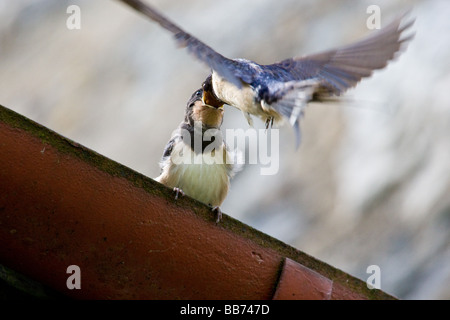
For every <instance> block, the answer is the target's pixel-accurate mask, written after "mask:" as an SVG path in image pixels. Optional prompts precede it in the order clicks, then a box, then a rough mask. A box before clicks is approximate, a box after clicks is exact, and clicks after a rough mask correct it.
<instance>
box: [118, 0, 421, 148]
mask: <svg viewBox="0 0 450 320" xmlns="http://www.w3.org/2000/svg"><path fill="white" fill-rule="evenodd" d="M121 1H122V2H124V3H126V4H128V5H129V6H131V7H132V8H134V9H135V10H137V11H139V12H141V13H143V14H144V15H146V16H147V17H149V18H151V19H152V20H154V21H156V22H158V23H159V24H160V25H161V26H162V27H163V28H165V29H167V30H168V31H170V32H172V33H173V34H174V36H175V40H176V42H177V43H178V45H179V46H180V47H186V48H187V50H188V51H189V52H190V53H191V54H193V55H194V56H195V57H196V58H197V59H199V60H200V61H202V62H204V63H205V64H206V65H208V66H209V67H210V68H211V70H212V73H211V75H210V76H208V78H207V79H206V80H205V83H204V93H205V97H203V100H204V103H205V104H209V105H214V104H217V103H218V104H220V103H226V104H228V105H231V106H234V107H236V108H238V109H240V110H241V111H242V112H243V113H244V116H245V117H246V119H247V121H248V122H249V124H251V123H252V121H251V115H253V116H256V117H258V118H260V119H261V120H262V121H264V122H265V124H266V128H267V127H269V126H272V125H273V124H274V123H275V124H280V123H283V122H284V121H285V120H287V121H288V122H289V123H290V124H291V125H292V126H293V127H294V129H295V132H296V141H297V146H298V144H299V142H300V129H299V119H300V117H301V115H302V114H303V112H304V109H305V107H306V105H307V104H308V102H310V101H312V100H318V101H320V100H321V99H323V98H325V97H329V96H339V95H341V94H342V93H344V92H345V91H346V90H347V89H349V88H352V87H354V86H356V84H357V83H358V82H359V81H360V80H361V79H362V78H365V77H369V76H371V74H372V72H373V71H374V70H377V69H382V68H384V67H385V66H386V65H387V63H388V62H389V61H391V60H392V59H394V58H395V57H396V55H397V54H398V53H399V52H401V49H403V48H404V47H405V45H406V44H407V43H408V42H409V41H410V40H411V39H412V38H413V35H407V36H405V35H404V32H405V31H406V30H407V29H409V28H410V27H411V26H412V25H413V23H414V20H413V19H412V20H409V21H404V20H405V15H402V16H400V17H398V18H397V19H395V20H393V21H392V22H391V23H390V24H388V25H387V26H385V27H384V28H382V29H381V30H377V31H374V32H372V33H371V34H369V35H368V36H367V37H366V38H364V39H362V40H360V41H357V42H354V43H352V44H349V45H346V46H342V47H339V48H335V49H331V50H328V51H324V52H321V53H317V54H312V55H307V56H302V57H293V58H288V59H285V60H282V61H280V62H276V63H273V64H268V65H262V64H258V63H256V62H254V61H250V60H247V59H229V58H227V57H225V56H223V55H221V54H220V53H218V52H216V51H215V50H214V49H212V48H211V47H209V46H208V45H206V44H205V43H203V42H202V41H200V40H199V39H197V38H196V37H194V36H192V35H190V34H189V33H187V32H185V31H184V30H183V29H181V28H180V27H179V26H177V25H176V24H174V23H173V22H171V21H170V20H169V19H167V18H166V17H164V16H163V15H162V14H160V13H159V12H158V11H157V10H155V9H154V8H152V7H150V6H149V5H147V4H145V3H143V2H142V1H140V0H121ZM205 86H206V87H205ZM208 91H211V92H210V93H209V94H208Z"/></svg>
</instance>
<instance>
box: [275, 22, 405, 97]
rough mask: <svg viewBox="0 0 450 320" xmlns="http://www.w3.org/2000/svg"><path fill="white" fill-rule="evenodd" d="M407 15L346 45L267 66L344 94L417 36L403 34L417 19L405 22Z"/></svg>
mask: <svg viewBox="0 0 450 320" xmlns="http://www.w3.org/2000/svg"><path fill="white" fill-rule="evenodd" d="M404 17H405V15H402V16H400V17H399V18H397V19H396V20H394V21H393V22H391V23H390V24H389V25H387V26H386V27H384V28H383V29H381V30H378V31H375V32H373V34H371V35H369V36H368V37H366V38H365V39H363V40H361V41H358V42H355V43H353V44H350V45H347V46H345V47H341V48H337V49H334V50H329V51H326V52H322V53H318V54H313V55H309V56H305V57H298V58H290V59H286V60H283V61H281V62H278V63H275V64H272V65H267V66H266V67H267V68H268V70H270V71H271V72H272V73H273V74H274V75H276V77H277V78H281V79H283V80H284V81H292V80H307V79H317V80H319V81H320V86H319V87H318V90H319V93H325V94H334V95H340V94H341V93H343V92H344V91H346V90H347V89H349V88H351V87H354V86H355V85H356V84H357V83H358V82H359V81H360V80H361V79H362V78H364V77H369V76H370V75H371V74H372V72H373V71H374V70H377V69H381V68H384V67H385V66H386V65H387V63H388V62H389V61H390V60H392V59H393V58H394V57H395V56H396V54H397V53H398V52H399V51H400V50H401V49H402V48H403V47H404V44H405V43H407V42H408V41H409V40H411V39H412V38H413V36H414V35H409V36H406V37H402V34H403V33H404V31H405V30H407V29H408V28H410V27H411V26H412V25H413V23H414V20H410V21H408V22H406V23H403V25H402V21H403V19H404Z"/></svg>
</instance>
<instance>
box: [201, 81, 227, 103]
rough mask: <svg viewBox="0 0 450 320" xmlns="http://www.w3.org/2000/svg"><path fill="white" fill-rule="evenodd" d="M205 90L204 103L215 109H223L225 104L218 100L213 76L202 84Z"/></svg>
mask: <svg viewBox="0 0 450 320" xmlns="http://www.w3.org/2000/svg"><path fill="white" fill-rule="evenodd" d="M202 88H203V97H202V100H203V103H204V104H206V105H209V106H211V107H214V108H223V105H224V102H223V101H222V100H220V99H219V98H217V96H216V94H215V93H214V89H213V84H212V75H209V76H208V78H206V80H205V81H204V82H203V84H202Z"/></svg>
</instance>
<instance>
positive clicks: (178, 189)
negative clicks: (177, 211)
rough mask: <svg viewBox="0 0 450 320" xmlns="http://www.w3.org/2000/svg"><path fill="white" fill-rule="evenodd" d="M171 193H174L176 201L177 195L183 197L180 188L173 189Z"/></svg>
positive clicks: (183, 194)
mask: <svg viewBox="0 0 450 320" xmlns="http://www.w3.org/2000/svg"><path fill="white" fill-rule="evenodd" d="M173 192H175V200H178V196H179V195H181V196H183V197H184V196H185V193H184V192H183V190H181V189H180V188H177V187H175V188H173Z"/></svg>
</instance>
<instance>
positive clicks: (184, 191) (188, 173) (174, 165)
mask: <svg viewBox="0 0 450 320" xmlns="http://www.w3.org/2000/svg"><path fill="white" fill-rule="evenodd" d="M202 97H203V89H199V90H197V91H196V92H194V93H193V94H192V96H191V98H190V99H189V101H188V103H187V106H186V111H185V118H184V120H183V121H182V122H181V124H180V125H179V126H178V128H177V129H176V130H175V131H174V132H173V134H172V137H171V139H170V141H169V142H168V143H167V145H166V147H165V149H164V152H163V156H162V159H161V162H160V167H161V174H160V175H159V176H158V177H157V178H156V179H155V180H156V181H158V182H160V183H162V184H164V185H165V186H167V187H169V188H173V190H174V192H175V199H178V197H179V195H188V196H190V197H192V198H194V199H197V200H198V201H201V202H203V203H205V204H207V205H209V206H211V207H212V210H213V211H214V212H216V214H217V219H216V222H219V221H220V219H221V218H222V211H221V210H220V205H221V204H222V202H223V201H224V200H225V197H226V195H227V193H228V189H229V186H230V179H231V178H232V177H233V176H234V174H235V173H236V172H237V171H239V170H240V169H241V167H240V165H239V163H238V158H237V153H235V152H234V151H231V150H228V148H227V146H226V144H225V142H224V140H223V137H222V133H221V131H220V126H221V125H222V120H223V113H224V110H223V104H222V105H220V106H217V104H216V105H215V106H211V105H206V104H204V103H203V101H202Z"/></svg>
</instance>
